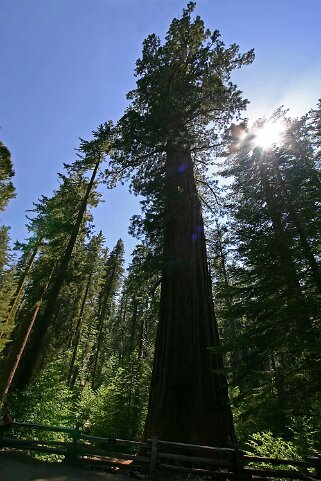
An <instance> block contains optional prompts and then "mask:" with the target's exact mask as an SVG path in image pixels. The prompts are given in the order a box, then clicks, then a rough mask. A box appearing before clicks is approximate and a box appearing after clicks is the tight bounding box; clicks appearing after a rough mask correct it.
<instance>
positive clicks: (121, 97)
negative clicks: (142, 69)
mask: <svg viewBox="0 0 321 481" xmlns="http://www.w3.org/2000/svg"><path fill="white" fill-rule="evenodd" d="M186 3H187V2H186V1H182V0H2V1H1V7H0V14H1V31H0V54H1V57H0V58H1V72H0V98H1V101H0V140H2V142H4V143H5V144H6V145H7V147H8V148H9V149H10V151H11V153H12V159H13V163H14V168H15V171H16V175H15V178H14V184H15V186H16V189H17V197H16V199H15V200H12V201H11V203H10V205H9V207H8V209H7V211H6V212H5V213H4V214H1V218H0V223H1V224H6V225H10V226H11V227H12V229H11V236H12V238H13V240H16V239H19V240H22V239H23V238H24V237H25V235H26V231H25V228H24V225H25V211H26V209H30V208H32V202H35V201H37V199H38V197H39V196H41V195H42V194H44V195H50V194H51V193H52V191H53V189H54V188H55V187H56V186H57V175H56V173H57V172H58V171H61V170H62V163H63V162H67V163H68V162H71V161H72V160H73V159H74V158H75V155H74V149H75V148H77V146H78V143H79V140H78V139H79V137H82V138H84V139H90V136H91V131H92V130H94V129H95V128H96V127H97V126H98V124H100V123H102V122H105V121H106V120H108V119H112V120H114V121H116V120H117V119H118V118H119V117H120V116H121V115H122V113H123V111H124V108H125V106H126V99H125V96H126V93H127V92H128V91H129V90H130V89H131V88H132V87H133V86H134V82H135V79H134V75H133V70H134V66H135V61H136V59H137V58H138V57H139V55H140V52H141V44H142V41H143V40H144V38H145V37H146V36H147V35H148V34H149V33H153V32H155V33H156V34H158V35H160V36H161V37H163V36H164V34H165V33H166V30H167V28H168V26H169V23H170V21H171V20H172V18H173V17H174V16H177V15H179V14H180V13H181V11H182V9H183V7H184V6H185V5H186ZM197 13H198V14H200V15H201V17H202V18H203V19H204V20H205V23H206V25H207V26H208V27H209V28H211V29H216V28H218V29H219V30H220V31H221V35H222V39H223V41H224V42H225V43H226V44H230V43H233V42H236V43H238V44H239V45H240V47H241V49H242V51H245V50H248V49H250V48H252V47H253V48H255V52H256V60H255V61H254V63H253V65H251V66H249V67H246V68H244V69H242V70H241V71H238V72H236V73H235V75H234V77H233V78H234V80H235V81H236V82H237V83H238V85H239V88H240V89H241V90H242V91H243V92H244V96H245V97H247V98H248V99H249V100H250V101H251V105H250V107H249V109H248V112H247V114H246V115H247V116H250V117H251V118H253V119H254V118H256V117H258V116H262V115H265V114H269V113H271V111H272V110H273V109H274V108H276V107H278V106H280V105H281V104H285V106H286V107H290V113H292V115H294V116H296V115H301V114H303V113H305V112H306V111H308V110H309V109H310V108H312V107H315V105H316V102H317V99H318V98H319V97H321V50H320V45H321V28H320V25H321V0H277V1H276V0H269V1H268V2H267V1H265V0H224V1H223V0H199V1H198V2H197ZM102 190H103V197H104V199H105V203H103V204H102V205H101V206H100V207H98V208H97V209H96V212H95V222H96V226H97V229H102V230H103V232H104V234H105V236H106V239H107V244H108V245H109V246H113V244H115V242H116V241H117V239H118V238H119V237H123V238H124V239H125V244H126V247H127V249H126V250H127V256H128V255H129V254H130V252H131V250H132V249H133V247H134V245H135V242H136V241H135V240H134V239H130V238H129V237H128V235H127V229H128V224H129V218H130V217H131V215H133V214H134V213H137V212H138V210H139V207H138V200H137V198H135V197H133V196H130V195H128V194H127V188H126V187H119V188H117V189H115V190H113V191H107V190H105V189H104V188H103V189H102Z"/></svg>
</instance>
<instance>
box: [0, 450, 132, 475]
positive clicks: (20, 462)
mask: <svg viewBox="0 0 321 481" xmlns="http://www.w3.org/2000/svg"><path fill="white" fill-rule="evenodd" d="M130 479H131V478H129V477H126V476H123V475H120V474H113V473H112V474H111V473H103V472H98V471H89V470H87V469H82V468H78V467H73V466H68V465H66V464H64V463H46V462H43V461H38V460H35V459H32V458H30V457H28V456H26V455H22V454H18V453H9V452H0V480H1V481H112V480H113V481H125V480H130Z"/></svg>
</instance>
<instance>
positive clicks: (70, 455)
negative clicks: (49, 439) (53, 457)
mask: <svg viewBox="0 0 321 481" xmlns="http://www.w3.org/2000/svg"><path fill="white" fill-rule="evenodd" d="M79 438H80V424H79V423H78V422H77V423H76V427H75V429H74V431H73V433H72V441H71V444H70V446H68V447H67V452H66V457H65V459H66V461H67V462H68V463H73V462H74V461H76V460H77V442H78V439H79Z"/></svg>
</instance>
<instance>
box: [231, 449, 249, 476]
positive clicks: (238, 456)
mask: <svg viewBox="0 0 321 481" xmlns="http://www.w3.org/2000/svg"><path fill="white" fill-rule="evenodd" d="M234 453H235V474H236V476H237V479H238V480H247V479H249V476H248V474H247V473H245V472H244V470H243V451H240V450H239V448H238V445H237V444H235V445H234ZM251 478H252V476H251Z"/></svg>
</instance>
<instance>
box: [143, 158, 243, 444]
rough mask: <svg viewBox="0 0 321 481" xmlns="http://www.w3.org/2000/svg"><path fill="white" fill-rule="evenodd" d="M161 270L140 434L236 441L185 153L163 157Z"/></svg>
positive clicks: (200, 226) (190, 170)
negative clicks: (146, 403) (215, 349)
mask: <svg viewBox="0 0 321 481" xmlns="http://www.w3.org/2000/svg"><path fill="white" fill-rule="evenodd" d="M166 183H167V184H166V207H165V233H164V268H163V273H162V285H161V306H160V321H159V326H158V333H157V340H156V349H155V359H154V368H153V376H152V383H151V390H150V399H149V409H148V416H147V421H146V426H145V438H150V437H152V436H153V435H157V436H158V437H159V438H160V439H163V440H169V441H178V442H184V443H196V444H207V445H214V446H215V445H216V446H229V445H232V444H234V443H235V441H236V440H235V433H234V427H233V420H232V414H231V410H230V406H229V402H228V392H227V383H226V377H225V375H224V374H223V373H222V371H221V372H220V373H218V372H215V370H217V369H218V370H222V368H223V362H222V357H221V355H220V354H218V353H214V352H213V351H211V349H210V348H212V347H215V346H217V345H218V344H219V336H218V330H217V326H216V321H215V315H214V307H213V299H212V289H211V282H210V276H209V270H208V264H207V255H206V247H205V239H204V228H203V220H202V213H201V206H200V201H199V198H198V195H197V191H196V187H195V182H194V175H193V162H192V157H191V153H190V152H189V151H185V152H184V151H168V152H167V158H166Z"/></svg>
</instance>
